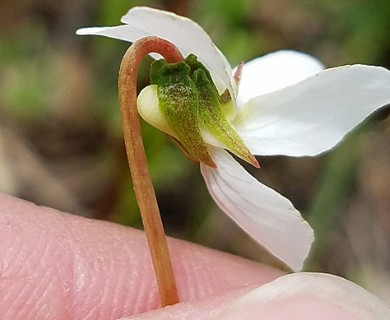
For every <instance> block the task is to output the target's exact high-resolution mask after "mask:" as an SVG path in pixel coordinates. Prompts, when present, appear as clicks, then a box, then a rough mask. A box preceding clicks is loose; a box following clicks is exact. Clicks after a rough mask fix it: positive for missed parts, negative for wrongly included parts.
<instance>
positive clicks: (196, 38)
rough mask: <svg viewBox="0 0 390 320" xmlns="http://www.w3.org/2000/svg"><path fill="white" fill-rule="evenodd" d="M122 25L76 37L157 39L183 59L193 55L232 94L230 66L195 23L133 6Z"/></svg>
mask: <svg viewBox="0 0 390 320" xmlns="http://www.w3.org/2000/svg"><path fill="white" fill-rule="evenodd" d="M121 21H122V22H123V23H125V25H122V26H117V27H94V28H83V29H79V30H77V32H76V33H77V34H79V35H101V36H106V37H109V38H114V39H120V40H125V41H129V42H134V41H136V40H138V39H140V38H143V37H146V36H151V35H154V36H158V37H160V38H163V39H165V40H168V41H170V42H172V43H174V44H175V45H176V46H177V47H178V48H179V49H180V51H181V52H182V53H183V55H184V56H187V55H188V54H189V53H193V54H195V55H196V56H197V57H198V58H199V60H200V61H202V62H203V63H204V64H205V66H206V67H207V68H208V70H209V71H210V72H211V74H212V76H213V79H214V81H215V84H216V86H217V87H218V89H219V91H220V93H223V91H225V90H226V88H228V89H229V91H230V93H231V95H233V87H232V81H233V80H232V77H231V73H232V71H231V67H230V65H229V63H228V61H227V60H226V58H225V56H224V55H223V54H222V53H221V51H220V50H219V49H218V48H217V47H216V46H215V45H214V43H213V42H212V40H211V39H210V37H209V36H208V35H207V33H206V32H205V31H204V30H203V29H202V28H201V27H200V26H199V25H198V24H197V23H195V22H194V21H192V20H190V19H188V18H185V17H182V16H179V15H176V14H174V13H171V12H167V11H162V10H157V9H152V8H148V7H134V8H132V9H130V10H129V12H128V13H127V14H126V15H124V16H123V17H122V19H121Z"/></svg>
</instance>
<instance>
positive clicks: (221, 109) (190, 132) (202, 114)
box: [150, 54, 258, 167]
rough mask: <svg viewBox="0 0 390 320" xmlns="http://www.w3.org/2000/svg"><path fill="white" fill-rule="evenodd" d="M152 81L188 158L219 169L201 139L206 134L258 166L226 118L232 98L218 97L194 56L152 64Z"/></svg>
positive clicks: (163, 111) (162, 109)
mask: <svg viewBox="0 0 390 320" xmlns="http://www.w3.org/2000/svg"><path fill="white" fill-rule="evenodd" d="M150 78H151V83H152V84H155V85H157V95H158V100H159V110H160V112H161V113H162V114H163V115H164V118H165V119H166V121H167V123H168V125H169V127H170V128H171V129H172V131H173V132H174V133H175V135H176V140H177V142H178V144H179V146H180V147H181V149H182V150H183V151H184V153H185V154H186V155H187V157H188V158H190V159H191V160H197V161H200V162H202V163H204V164H206V165H209V166H212V167H215V166H216V165H215V163H214V161H213V159H212V157H211V155H210V153H209V151H208V147H207V144H206V142H205V141H204V139H203V137H202V131H205V130H206V131H208V132H209V133H211V135H212V136H213V137H214V138H215V139H216V140H217V141H218V142H219V143H221V144H222V145H223V146H224V147H225V148H226V149H228V150H229V151H231V152H232V153H234V154H235V155H237V156H238V157H240V158H242V159H243V160H245V161H247V162H249V163H251V164H253V165H255V166H258V163H257V161H256V159H255V157H254V156H253V155H252V153H251V152H250V151H249V150H248V148H247V147H246V146H245V144H244V142H243V141H242V139H241V137H240V136H239V135H238V134H237V132H236V131H235V130H234V128H233V127H232V125H231V124H230V122H229V121H228V120H227V118H226V114H225V111H226V110H229V109H231V105H230V104H231V103H232V101H231V99H230V96H228V97H226V95H225V97H224V99H222V97H221V96H219V94H218V90H217V88H216V86H215V84H214V82H213V79H212V77H211V74H210V72H209V71H208V70H207V68H206V67H205V66H204V65H203V64H202V63H201V62H200V61H198V59H197V57H196V56H195V55H193V54H190V55H189V56H188V57H187V58H186V59H185V60H184V61H182V62H178V63H173V64H168V63H167V62H166V61H165V60H158V61H155V62H153V63H152V65H151V71H150ZM226 101H228V102H227V103H226Z"/></svg>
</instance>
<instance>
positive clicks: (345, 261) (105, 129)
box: [0, 0, 390, 302]
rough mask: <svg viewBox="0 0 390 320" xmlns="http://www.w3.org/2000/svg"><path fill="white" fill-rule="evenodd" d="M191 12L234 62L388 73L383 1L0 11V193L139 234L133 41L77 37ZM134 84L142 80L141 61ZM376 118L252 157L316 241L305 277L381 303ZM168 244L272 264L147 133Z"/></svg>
mask: <svg viewBox="0 0 390 320" xmlns="http://www.w3.org/2000/svg"><path fill="white" fill-rule="evenodd" d="M135 5H148V6H152V7H156V8H162V9H166V10H170V11H174V12H177V13H180V14H183V15H186V16H188V17H190V18H192V19H193V20H195V21H197V22H198V23H199V24H200V25H202V26H203V27H204V29H205V30H206V31H207V32H208V33H209V34H210V35H211V37H212V38H213V40H214V42H215V43H216V44H217V45H218V46H219V48H220V49H221V50H222V51H223V52H224V53H225V55H226V56H227V57H228V59H229V61H230V62H231V64H232V65H236V64H237V63H239V62H241V61H243V60H249V59H251V58H254V57H256V56H259V55H262V54H265V53H268V52H271V51H274V50H278V49H283V48H289V49H296V50H301V51H305V52H307V53H311V54H313V55H315V56H317V57H318V58H319V59H320V60H322V61H323V62H324V63H325V64H326V65H327V66H329V67H331V66H338V65H343V64H351V63H364V64H375V65H381V66H385V67H387V68H389V67H390V36H389V30H390V2H389V1H388V0H374V1H364V0H349V1H335V0H327V1H325V0H318V1H303V0H302V1H298V0H288V1H285V0H284V1H282V0H249V1H237V0H214V1H204V0H202V1H190V0H188V1H184V0H182V1H109V0H101V1H92V0H77V1H76V0H69V1H65V2H58V1H49V0H18V1H11V0H2V2H1V3H0V191H1V192H5V193H9V194H12V195H15V196H19V197H22V198H24V199H28V200H31V201H34V202H36V203H37V204H41V205H47V206H51V207H55V208H58V209H60V210H64V211H68V212H72V213H75V214H80V215H84V216H88V217H93V218H98V219H107V220H112V221H116V222H119V223H124V224H128V225H132V226H135V227H141V224H140V218H139V215H138V209H137V205H136V203H135V200H134V195H133V193H132V188H131V180H130V174H129V172H128V168H127V163H126V158H125V153H124V147H123V142H122V137H121V131H120V125H119V109H118V102H117V97H116V94H117V89H116V81H117V72H118V66H119V63H120V60H121V56H122V55H123V53H124V51H125V50H126V48H127V47H128V45H129V44H127V43H123V42H120V41H115V40H111V39H105V38H98V37H96V38H94V37H78V36H76V35H75V30H76V29H78V28H79V27H82V26H95V25H117V24H119V20H120V17H121V16H122V15H123V14H124V13H125V12H126V11H127V10H128V9H129V8H130V7H132V6H135ZM139 79H140V86H141V87H142V86H144V85H146V84H147V83H148V63H147V62H146V63H145V65H144V66H143V69H142V72H141V75H140V77H139ZM388 115H389V111H388V110H386V109H385V110H383V111H381V112H380V113H377V114H375V115H374V116H373V117H371V118H370V119H369V120H368V121H367V122H366V123H364V124H363V125H362V126H360V128H359V129H358V130H356V131H355V132H354V133H353V134H351V135H350V136H348V138H347V139H346V140H345V141H344V142H343V143H342V144H341V145H340V146H339V147H338V148H337V149H335V150H333V151H332V152H331V153H328V154H327V155H325V156H322V157H318V158H300V159H297V158H285V157H263V158H260V159H259V160H260V163H261V164H262V169H261V170H260V171H253V170H251V172H252V173H253V174H254V175H256V177H257V178H259V179H260V180H261V181H263V182H264V183H266V184H268V185H269V186H271V187H273V188H275V189H276V190H278V191H279V192H280V193H282V194H284V195H285V196H287V197H288V198H289V199H291V201H292V202H293V203H294V205H295V206H296V207H297V208H298V209H299V210H301V212H302V213H303V215H304V216H305V217H306V219H308V220H309V221H310V223H311V224H312V226H313V228H314V229H315V231H316V235H317V241H316V246H315V247H314V248H313V251H312V255H311V257H310V259H309V260H308V264H307V269H308V270H315V271H326V272H332V273H336V274H339V275H342V276H345V277H347V278H349V279H351V280H353V281H356V282H358V283H360V284H361V285H363V286H365V287H367V288H368V289H370V290H371V291H373V292H375V293H376V294H377V295H379V296H381V297H382V298H383V299H385V300H386V301H387V302H390V117H389V116H388ZM143 128H144V137H145V144H146V148H147V154H148V159H149V164H150V168H151V172H152V175H153V179H154V182H155V186H156V190H157V196H158V199H159V202H160V205H161V211H162V213H163V220H164V223H165V225H166V228H167V232H168V234H170V235H172V236H175V237H179V238H183V239H188V240H190V241H194V242H198V243H202V244H204V245H207V246H210V247H214V248H218V249H221V250H225V251H229V252H233V253H235V254H239V255H242V256H245V257H248V258H251V259H255V260H259V261H264V262H267V263H273V264H277V262H275V261H274V260H272V258H271V257H269V256H268V255H267V254H266V253H265V252H263V251H262V249H261V248H259V247H258V246H257V245H255V244H254V243H253V242H252V241H251V240H250V239H249V238H248V237H247V236H246V235H245V234H244V233H243V232H242V231H240V230H239V229H238V228H237V227H236V226H235V225H234V224H233V223H232V222H231V221H230V220H229V219H228V218H226V217H225V216H224V215H223V214H222V213H221V212H220V211H219V210H218V209H217V207H216V206H215V205H214V204H213V202H212V200H211V198H210V197H209V195H208V193H207V191H206V188H205V185H204V182H203V180H202V178H201V176H200V174H199V170H198V166H196V165H194V164H192V163H191V162H189V161H187V160H186V159H185V158H184V156H183V155H182V154H181V153H180V152H179V151H178V150H177V149H176V147H175V146H173V145H172V144H171V143H170V141H169V139H167V138H166V137H165V136H164V135H163V134H161V133H160V132H158V131H157V130H155V129H154V128H151V127H150V126H148V125H144V127H143Z"/></svg>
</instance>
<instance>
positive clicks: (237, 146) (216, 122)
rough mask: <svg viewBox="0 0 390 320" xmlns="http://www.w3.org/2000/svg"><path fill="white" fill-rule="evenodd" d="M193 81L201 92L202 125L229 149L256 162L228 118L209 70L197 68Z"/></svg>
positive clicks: (242, 157) (249, 160)
mask: <svg viewBox="0 0 390 320" xmlns="http://www.w3.org/2000/svg"><path fill="white" fill-rule="evenodd" d="M206 71H207V70H206ZM193 81H194V83H195V86H196V88H197V91H198V94H199V100H200V105H201V108H200V114H199V118H200V121H201V125H202V126H203V127H204V128H205V129H206V130H207V131H209V132H210V133H211V134H212V135H213V136H214V138H215V139H216V140H217V141H219V142H220V143H222V144H223V145H224V146H225V147H226V148H227V149H228V150H229V151H231V152H232V153H234V154H235V155H236V156H238V157H240V158H241V159H243V160H245V161H247V162H249V163H254V157H253V155H252V153H251V152H250V151H249V150H248V148H247V147H246V146H245V144H244V142H243V141H242V139H241V137H240V136H239V135H238V134H237V132H236V131H235V130H234V128H233V127H232V125H231V124H230V122H229V121H228V120H227V119H226V116H225V115H224V113H223V110H222V101H221V98H220V96H219V95H218V91H217V89H216V88H215V85H214V83H213V82H212V80H211V77H210V74H209V73H208V71H207V72H205V70H204V69H202V68H199V69H197V70H195V71H194V74H193Z"/></svg>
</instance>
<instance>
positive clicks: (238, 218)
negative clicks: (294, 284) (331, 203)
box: [201, 148, 314, 271]
mask: <svg viewBox="0 0 390 320" xmlns="http://www.w3.org/2000/svg"><path fill="white" fill-rule="evenodd" d="M211 151H212V157H213V159H214V161H215V163H216V164H217V168H216V169H215V168H210V167H207V166H205V165H201V171H202V175H203V177H204V179H205V181H206V184H207V188H208V190H209V192H210V194H211V196H212V197H213V199H214V201H215V202H216V203H217V204H218V206H219V207H220V208H221V209H222V210H223V211H224V212H225V213H226V214H227V215H228V216H229V217H230V218H232V219H233V220H234V221H235V222H236V223H237V224H238V225H239V226H240V227H241V228H242V229H243V230H244V231H246V232H247V233H248V234H249V235H250V236H251V237H253V238H254V239H255V240H256V241H257V242H259V243H260V244H261V245H262V246H264V247H265V248H266V249H267V250H268V251H270V252H271V253H272V254H273V255H274V256H275V257H277V258H279V259H280V260H282V261H283V262H285V263H286V264H287V265H288V266H290V267H291V268H292V269H293V270H294V271H297V270H300V269H301V268H302V265H303V261H304V260H305V258H306V256H307V255H308V253H309V250H310V246H311V243H312V241H313V239H314V237H313V230H312V229H311V228H310V226H309V225H308V223H307V222H306V221H304V220H303V219H302V217H301V215H300V214H299V212H298V211H297V210H296V209H295V208H294V207H293V205H292V204H291V202H290V201H289V200H287V199H286V198H284V197H283V196H281V195H280V194H278V193H277V192H276V191H274V190H272V189H271V188H268V187H267V186H265V185H263V184H261V183H260V182H259V181H257V180H256V179H255V178H254V177H252V176H251V175H250V174H248V172H246V171H245V169H244V168H243V167H242V166H241V165H240V164H239V163H238V162H236V161H235V160H234V159H233V158H232V157H231V156H230V155H229V154H228V153H227V152H226V151H224V150H223V149H219V148H212V149H211Z"/></svg>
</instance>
